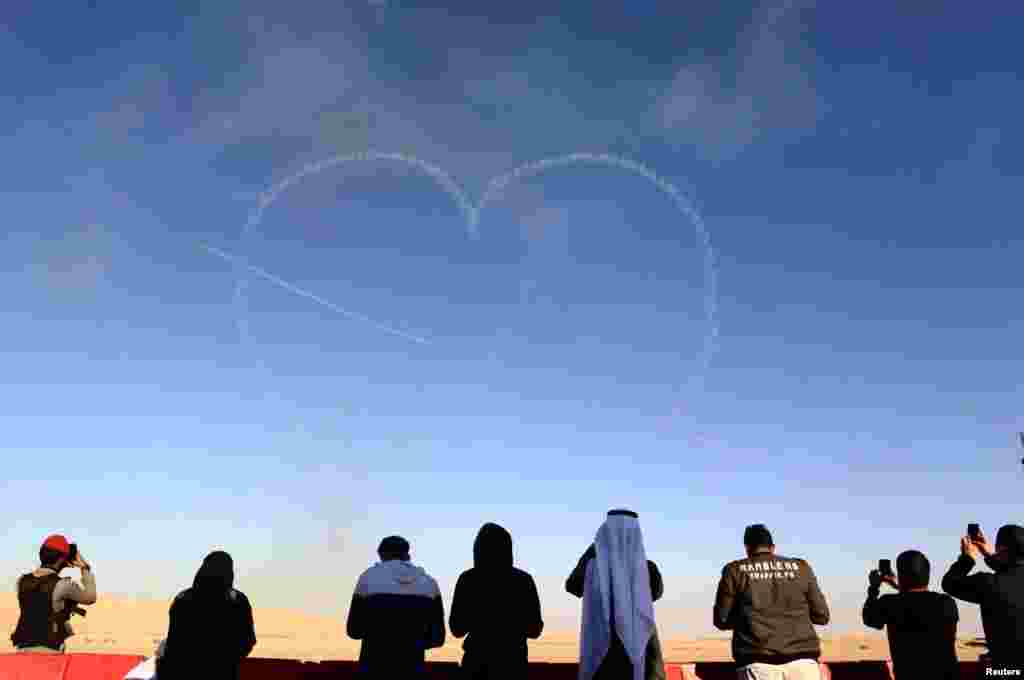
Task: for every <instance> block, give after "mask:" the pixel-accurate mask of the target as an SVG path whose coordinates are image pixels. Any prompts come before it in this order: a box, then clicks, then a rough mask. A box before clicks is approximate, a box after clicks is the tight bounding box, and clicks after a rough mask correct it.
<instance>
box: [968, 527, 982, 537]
mask: <svg viewBox="0 0 1024 680" xmlns="http://www.w3.org/2000/svg"><path fill="white" fill-rule="evenodd" d="M980 533H981V527H979V526H978V525H977V524H968V525H967V537H968V538H972V539H974V538H977V537H978V535H979V534H980Z"/></svg>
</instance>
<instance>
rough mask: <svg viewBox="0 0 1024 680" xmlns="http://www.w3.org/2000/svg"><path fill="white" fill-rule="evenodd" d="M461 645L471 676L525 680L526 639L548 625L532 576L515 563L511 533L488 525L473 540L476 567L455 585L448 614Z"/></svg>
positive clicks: (475, 678) (483, 679)
mask: <svg viewBox="0 0 1024 680" xmlns="http://www.w3.org/2000/svg"><path fill="white" fill-rule="evenodd" d="M448 627H449V628H451V631H452V635H454V636H455V637H457V638H461V637H462V636H464V635H468V636H467V637H466V641H465V642H464V643H463V644H462V649H463V656H462V673H463V677H464V678H466V679H467V680H495V679H498V678H500V679H501V680H521V679H523V678H526V676H527V662H528V650H527V644H526V640H527V638H529V639H531V640H536V639H537V638H539V637H540V634H541V632H542V631H543V630H544V621H543V619H542V618H541V613H540V597H539V596H538V595H537V586H536V584H535V583H534V581H533V577H532V576H530V575H529V574H528V573H526V572H525V571H522V570H520V569H516V568H515V567H514V566H512V536H511V534H509V533H508V531H506V530H505V529H504V528H503V527H501V526H498V525H497V524H492V523H490V522H488V523H487V524H484V525H483V526H482V527H481V528H480V531H479V533H477V536H476V540H475V541H474V542H473V567H472V569H467V570H466V571H464V572H462V574H461V575H460V576H459V580H458V581H457V582H456V584H455V595H454V597H453V599H452V611H451V615H450V616H449V619H448Z"/></svg>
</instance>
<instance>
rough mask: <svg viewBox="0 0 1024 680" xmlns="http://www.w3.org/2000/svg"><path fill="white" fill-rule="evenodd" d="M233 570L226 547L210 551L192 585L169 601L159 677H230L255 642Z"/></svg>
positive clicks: (234, 676) (249, 613)
mask: <svg viewBox="0 0 1024 680" xmlns="http://www.w3.org/2000/svg"><path fill="white" fill-rule="evenodd" d="M233 582H234V570H233V567H232V563H231V558H230V557H229V556H228V555H227V553H223V552H220V551H218V552H215V553H211V554H210V555H209V556H207V558H206V559H205V560H204V561H203V566H202V567H200V569H199V572H198V573H197V574H196V577H195V580H194V581H193V583H192V587H191V588H188V589H186V590H184V591H182V592H181V593H180V594H179V595H178V596H177V597H176V598H174V602H173V603H172V604H171V610H170V614H169V618H170V621H169V624H168V627H167V643H166V646H165V647H164V655H163V656H162V657H161V658H160V659H159V660H158V661H157V674H158V675H159V677H160V680H192V679H193V678H202V677H207V678H218V679H223V680H235V679H237V678H238V669H239V666H240V665H241V662H242V659H244V658H245V657H247V656H248V655H249V653H250V652H252V649H253V647H255V646H256V631H255V626H254V625H253V619H252V605H250V604H249V599H248V598H247V597H246V596H245V595H244V594H243V593H241V592H239V591H237V590H235V589H234V588H232V585H233Z"/></svg>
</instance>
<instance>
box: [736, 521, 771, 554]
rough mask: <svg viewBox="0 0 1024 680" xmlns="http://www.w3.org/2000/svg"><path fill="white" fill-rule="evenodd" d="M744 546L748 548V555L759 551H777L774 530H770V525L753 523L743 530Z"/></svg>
mask: <svg viewBox="0 0 1024 680" xmlns="http://www.w3.org/2000/svg"><path fill="white" fill-rule="evenodd" d="M743 546H744V547H745V548H746V549H747V556H748V557H753V556H754V555H757V554H759V553H773V552H775V542H774V541H773V540H772V532H770V531H768V527H766V526H765V525H763V524H751V525H750V526H749V527H747V528H746V529H744V530H743Z"/></svg>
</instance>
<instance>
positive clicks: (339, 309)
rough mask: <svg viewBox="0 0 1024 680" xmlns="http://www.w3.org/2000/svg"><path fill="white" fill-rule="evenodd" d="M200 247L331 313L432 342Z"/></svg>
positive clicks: (208, 246)
mask: <svg viewBox="0 0 1024 680" xmlns="http://www.w3.org/2000/svg"><path fill="white" fill-rule="evenodd" d="M199 245H200V247H201V248H203V250H205V251H206V252H208V253H210V254H212V255H216V256H217V257H219V258H221V259H223V260H226V261H227V262H230V263H232V264H234V265H239V266H242V267H244V268H245V269H247V270H249V271H251V272H253V273H254V274H258V275H259V276H262V277H263V278H264V279H266V280H267V281H270V282H271V283H275V284H277V285H278V286H281V287H282V288H284V289H285V290H287V291H291V292H292V293H295V294H296V295H301V296H302V297H304V298H307V299H309V300H312V301H313V302H316V303H318V304H320V305H323V306H324V307H326V308H327V309H330V310H331V311H334V312H337V313H338V314H341V315H342V316H346V317H348V318H350V319H354V320H356V321H361V322H363V323H365V324H368V325H370V326H373V327H374V328H376V329H378V330H381V331H384V332H385V333H390V334H391V335H397V336H398V337H400V338H405V339H406V340H411V341H413V342H416V343H419V344H421V345H429V344H430V342H429V341H428V340H426V339H425V338H421V337H419V336H418V335H412V334H411V333H406V332H404V331H400V330H398V329H395V328H392V327H391V326H386V325H384V324H382V323H379V322H377V321H374V320H373V319H371V318H369V317H367V316H363V315H362V314H357V313H356V312H351V311H349V310H347V309H345V308H343V307H339V306H338V305H336V304H334V303H333V302H331V301H330V300H325V299H324V298H322V297H320V296H319V295H317V294H315V293H311V292H309V291H308V290H305V289H303V288H299V287H298V286H296V285H295V284H293V283H289V282H287V281H285V280H284V279H282V278H281V277H279V276H274V275H273V274H271V273H270V272H268V271H267V270H265V269H261V268H260V267H257V266H256V265H253V264H249V263H248V262H243V261H242V259H241V258H239V257H236V256H235V255H231V254H230V253H226V252H224V251H223V250H221V249H220V248H214V247H213V246H210V245H206V244H205V243H201V244H199Z"/></svg>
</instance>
